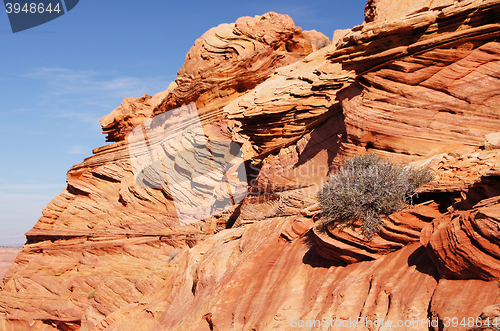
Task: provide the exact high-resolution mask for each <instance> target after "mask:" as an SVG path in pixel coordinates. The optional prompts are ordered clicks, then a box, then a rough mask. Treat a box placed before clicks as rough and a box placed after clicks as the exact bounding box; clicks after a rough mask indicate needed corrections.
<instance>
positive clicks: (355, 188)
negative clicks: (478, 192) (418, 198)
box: [318, 154, 434, 239]
mask: <svg viewBox="0 0 500 331" xmlns="http://www.w3.org/2000/svg"><path fill="white" fill-rule="evenodd" d="M433 177H434V176H433V175H432V173H431V172H430V171H429V168H422V169H414V168H412V167H409V166H399V165H396V164H394V163H392V162H391V161H390V160H389V161H384V160H382V159H381V158H379V157H377V156H376V155H374V154H365V155H357V156H354V157H352V158H350V159H346V160H345V162H344V166H343V167H342V168H340V169H339V171H338V172H336V173H335V174H333V175H331V176H330V178H329V179H328V181H327V182H326V183H325V185H323V187H322V188H321V190H320V192H319V194H318V200H319V203H320V205H321V209H322V213H323V218H324V219H325V225H326V224H330V223H332V222H334V224H336V225H339V226H342V227H343V226H347V225H352V224H353V223H354V222H356V221H358V220H361V221H362V222H361V223H362V225H361V231H362V233H363V235H364V236H365V238H367V239H372V238H373V235H374V234H376V233H378V232H379V231H380V227H381V226H382V225H383V221H382V220H381V218H380V216H381V215H388V214H391V213H394V212H396V211H399V210H401V209H403V208H404V207H405V206H406V205H407V204H409V203H410V204H411V202H412V198H413V197H414V196H415V195H416V192H415V190H416V189H417V188H418V187H419V186H420V185H423V184H425V183H429V182H430V181H432V179H433Z"/></svg>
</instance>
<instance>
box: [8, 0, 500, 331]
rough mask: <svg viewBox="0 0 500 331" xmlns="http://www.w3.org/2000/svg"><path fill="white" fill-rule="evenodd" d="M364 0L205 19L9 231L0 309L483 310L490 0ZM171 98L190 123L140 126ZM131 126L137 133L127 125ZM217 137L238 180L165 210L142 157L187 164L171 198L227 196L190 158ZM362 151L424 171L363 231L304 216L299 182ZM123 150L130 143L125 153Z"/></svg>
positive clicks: (30, 315)
mask: <svg viewBox="0 0 500 331" xmlns="http://www.w3.org/2000/svg"><path fill="white" fill-rule="evenodd" d="M376 3H377V2H376V1H371V2H370V4H369V6H368V8H370V7H372V8H374V10H375V14H373V15H372V17H370V15H371V14H367V19H366V23H364V24H363V25H361V26H357V27H354V28H353V29H351V30H350V31H347V32H345V31H344V32H343V33H341V34H337V38H338V41H337V42H336V43H335V44H329V45H326V44H327V39H325V37H324V36H323V35H320V34H318V33H315V32H303V31H301V30H300V29H299V28H297V27H295V26H294V25H293V22H292V21H291V19H289V17H287V16H282V15H278V14H275V13H268V14H265V15H263V16H257V17H255V18H242V19H239V20H238V21H237V22H236V23H234V24H226V25H221V26H219V27H217V28H214V29H212V30H210V31H208V32H207V33H206V34H205V35H203V36H202V38H200V39H199V40H197V41H196V42H195V46H194V47H193V48H192V49H191V51H190V52H189V53H188V56H187V59H186V63H185V65H184V67H183V68H182V69H181V71H180V72H179V75H178V78H177V80H176V83H175V84H173V85H171V86H170V87H169V89H168V90H167V91H166V92H165V93H161V94H157V95H155V96H154V97H149V96H144V97H142V98H138V99H125V100H124V103H123V104H122V105H121V106H120V107H118V108H117V109H116V110H115V111H113V112H112V113H111V114H110V115H109V116H107V117H105V118H103V120H102V122H101V123H102V124H103V131H104V132H105V133H106V134H107V135H108V139H109V140H111V141H115V142H114V143H112V144H110V145H108V146H105V147H101V148H98V149H95V150H94V155H93V156H91V157H89V158H87V159H85V160H84V161H83V162H82V163H81V164H78V165H75V166H74V167H73V168H72V169H71V170H70V171H69V172H68V178H67V182H68V186H67V188H66V189H65V190H64V191H63V192H62V193H61V194H60V195H59V196H58V197H56V198H55V199H54V200H53V201H52V202H51V203H49V205H48V206H47V207H46V208H45V209H44V211H43V217H42V218H41V219H40V220H39V221H38V223H37V224H36V225H35V227H34V228H33V229H32V230H30V231H29V232H28V233H27V238H28V243H27V244H26V245H25V246H24V247H23V251H22V252H21V253H20V254H19V256H18V257H17V259H16V261H15V263H14V265H13V266H12V267H11V269H10V270H9V271H8V273H7V274H6V276H5V278H4V280H3V282H2V285H1V291H0V328H2V330H9V331H10V330H27V329H29V330H43V331H46V330H50V331H52V330H86V331H87V330H93V331H98V330H99V331H104V330H106V331H110V330H120V331H126V330H134V331H135V330H158V329H168V330H252V329H254V330H271V329H285V330H286V329H290V328H292V327H293V326H291V323H294V321H296V322H298V321H306V320H310V321H315V320H317V319H318V320H322V319H323V318H325V317H326V318H328V319H329V321H330V323H334V327H335V322H336V321H337V323H340V325H343V324H342V323H344V321H349V319H355V320H356V321H357V319H358V318H363V320H365V321H366V320H371V321H375V320H376V319H377V318H384V319H385V320H386V321H387V320H391V321H393V322H394V323H396V321H398V320H403V321H406V320H408V321H421V322H420V323H421V324H420V326H418V328H420V329H422V330H428V329H431V330H456V329H459V330H472V329H473V328H469V327H468V326H467V325H466V326H457V327H454V326H453V325H448V326H447V325H445V324H444V323H443V322H444V321H445V319H446V318H447V317H448V318H452V317H456V318H457V319H460V320H461V319H463V318H466V319H468V318H469V317H472V318H477V317H479V316H480V315H483V316H494V315H495V314H496V313H495V312H496V310H495V309H496V308H495V307H497V306H496V305H498V304H499V303H500V302H499V298H498V295H497V291H498V286H497V284H496V282H494V281H492V279H494V278H496V277H498V276H499V272H498V267H497V266H498V265H499V263H498V262H499V260H498V258H499V256H498V246H499V243H498V238H499V236H498V233H499V230H498V220H499V219H500V218H499V217H500V216H499V214H498V213H499V211H498V208H497V205H498V196H499V195H500V192H498V185H497V184H498V172H499V170H500V169H499V166H498V164H500V162H499V161H498V157H499V156H498V150H497V149H491V150H489V151H485V150H483V148H484V145H485V144H486V141H491V139H490V140H488V139H489V138H488V139H487V138H486V136H488V135H490V134H493V133H496V132H500V115H499V112H498V111H497V109H496V103H497V101H498V96H499V95H500V93H499V91H500V89H499V85H498V83H499V76H498V63H499V60H498V59H499V54H498V50H499V49H500V48H499V42H500V40H499V34H500V25H499V22H498V13H499V11H500V1H498V0H490V1H462V2H457V3H455V2H453V3H451V2H450V3H448V2H446V1H441V2H436V3H434V2H429V3H428V2H426V1H422V2H421V3H425V4H424V5H422V4H421V8H417V10H413V7H412V6H413V4H409V3H407V4H406V5H407V8H409V9H408V10H405V11H403V12H400V13H397V12H392V13H391V12H390V11H391V9H390V8H393V6H392V5H394V6H396V7H398V6H403V5H404V2H400V3H398V4H395V3H394V4H392V3H391V6H388V7H387V8H389V9H388V12H387V13H385V14H382V13H381V11H380V8H382V7H383V6H379V5H377V4H376ZM380 3H382V2H380ZM419 3H420V2H419ZM422 6H423V7H422ZM339 36H340V37H339ZM325 45H326V46H325ZM323 46H325V47H323ZM311 52H312V53H311ZM285 65H287V66H285ZM189 104H192V105H193V107H196V110H197V112H198V118H199V122H200V123H201V127H202V131H203V133H201V132H193V131H191V135H186V137H187V138H188V139H187V140H186V141H184V142H182V143H181V142H180V140H179V141H175V140H174V139H168V137H165V136H164V135H162V134H155V133H154V132H155V131H154V129H155V128H156V127H158V128H162V129H164V128H165V127H162V126H161V125H163V124H165V123H167V122H163V121H161V123H163V124H161V123H160V125H159V126H155V125H152V124H153V123H155V122H154V121H155V119H156V118H160V117H161V116H162V114H167V116H168V114H174V115H175V114H176V111H178V110H180V109H183V108H182V107H181V108H178V107H179V106H181V105H189ZM157 116H160V117H157ZM174 118H175V116H174ZM178 119H179V121H178V122H179V123H181V124H180V125H181V127H182V126H183V125H184V126H186V124H187V123H184V124H182V123H183V121H182V114H181V113H180V114H179V116H178ZM137 127H138V128H139V129H137V130H138V131H141V132H142V133H143V135H142V137H143V138H144V139H143V141H141V140H140V139H139V140H137V141H133V139H130V140H129V138H128V137H130V133H131V132H133V130H135V129H136V128H137ZM169 127H170V126H169ZM160 131H162V130H160ZM139 136H140V135H139ZM488 137H490V136H488ZM200 141H202V142H203V143H201V144H200V143H199V142H200ZM142 142H144V143H142ZM212 142H213V144H212ZM224 142H227V143H228V145H227V146H229V145H230V143H231V142H237V143H238V144H241V145H242V147H241V151H242V155H241V156H242V159H243V160H245V162H244V163H242V164H243V165H244V168H245V170H246V171H247V175H248V178H247V180H248V187H247V189H248V194H247V195H246V196H245V198H244V199H243V200H242V201H241V202H236V200H237V199H236V200H235V199H234V198H233V201H232V202H234V204H231V207H230V208H228V209H226V210H224V211H221V210H215V213H213V214H212V213H210V216H209V217H203V218H202V219H196V221H193V222H191V221H190V222H187V223H184V224H182V222H181V221H180V217H179V214H178V209H177V208H176V201H175V197H176V195H175V194H173V192H172V190H171V189H170V186H169V185H170V184H174V183H172V181H169V180H168V179H167V180H165V177H162V176H164V175H165V174H166V172H165V170H164V169H166V168H163V166H164V165H163V164H162V163H161V161H162V160H163V161H166V160H167V159H170V160H173V164H174V167H173V168H172V169H174V171H173V173H174V174H176V175H179V177H178V178H180V179H179V181H180V182H181V181H182V182H184V181H185V182H188V183H194V185H193V186H194V187H195V188H196V190H195V191H193V192H196V193H192V194H190V195H186V197H187V199H186V201H189V202H191V203H193V205H197V204H198V203H199V202H201V201H202V200H204V199H206V198H207V197H208V196H209V197H211V198H215V200H214V201H226V202H227V201H228V199H229V201H230V200H231V198H230V195H228V194H226V193H227V192H229V191H230V190H229V189H228V190H227V191H224V190H223V188H222V186H217V185H215V184H214V181H205V179H204V177H203V176H201V177H199V176H198V174H196V169H199V166H200V165H205V166H207V169H208V166H210V167H209V168H210V169H211V170H214V169H219V168H221V166H219V163H217V162H215V161H214V157H215V156H220V157H221V159H223V160H224V162H226V161H228V160H226V159H225V158H224V157H222V156H223V155H224V153H223V152H221V151H222V150H223V149H224V146H226V145H224ZM185 144H187V145H185ZM457 144H459V146H457ZM195 146H202V147H201V149H202V150H203V151H202V152H199V153H196V152H195V153H192V154H190V155H191V156H190V157H184V156H183V155H182V152H183V151H185V150H192V149H196V148H194V147H195ZM227 146H226V147H227ZM488 146H489V147H488V149H489V148H494V146H495V144H494V143H490V142H488ZM160 147H161V148H160ZM212 147H213V148H212ZM366 152H374V153H376V154H378V155H380V156H382V157H385V158H391V157H392V158H393V160H394V161H396V162H398V163H409V162H415V163H414V165H416V166H417V165H418V166H423V165H426V164H427V165H429V166H430V167H431V169H433V171H434V172H435V173H436V179H435V181H434V182H432V183H430V184H429V185H426V186H424V187H423V188H422V189H421V191H420V198H419V199H421V200H420V201H418V202H416V204H417V205H416V206H415V207H414V208H410V209H407V210H404V211H401V212H399V213H395V214H392V215H388V216H387V219H386V222H385V226H384V228H383V230H382V232H381V233H380V236H379V237H377V238H376V239H375V240H374V241H373V242H366V241H364V240H363V239H362V238H361V237H360V236H359V233H358V232H356V230H355V229H354V230H349V229H345V231H343V232H340V231H338V229H334V228H329V229H326V230H327V231H326V232H320V231H318V229H317V224H318V219H319V218H320V216H319V215H320V213H319V210H318V208H317V206H315V202H316V200H315V194H316V192H317V190H318V189H319V188H320V187H321V185H322V183H323V182H324V181H325V180H326V179H327V177H328V175H329V174H330V173H332V172H334V171H335V170H336V166H338V165H339V164H341V163H342V159H343V158H344V157H347V156H349V155H352V154H355V153H366ZM150 153H151V154H150ZM155 153H157V154H155ZM152 154H155V155H156V159H154V160H153V158H151V157H152V156H151V155H152ZM236 154H237V153H236ZM131 155H139V156H148V157H150V159H149V160H147V162H146V163H144V164H143V163H140V165H141V167H139V168H137V167H135V166H134V164H133V162H131ZM193 155H194V156H193ZM231 155H233V154H231ZM153 156H154V155H153ZM233 156H234V155H233ZM200 160H201V162H199V161H200ZM156 161H160V162H156ZM160 164H161V167H160ZM220 164H222V161H221V163H220ZM136 165H137V164H136ZM143 165H145V167H142V166H143ZM136 170H139V171H136ZM209 172H210V171H209ZM235 173H237V172H234V173H232V174H235ZM169 175H170V173H169ZM226 178H227V181H226V183H231V181H230V179H234V183H239V184H242V183H243V182H244V180H243V179H242V178H239V177H238V176H231V175H228V176H227V177H226ZM181 179H182V180H181ZM212 179H213V178H212ZM174 182H175V180H174ZM219 183H220V182H219ZM243 186H244V185H243ZM227 187H231V185H229V186H227V185H226V188H227ZM235 187H236V186H235ZM197 199H198V200H197ZM199 205H202V204H199ZM214 205H217V203H214ZM451 297H453V298H454V299H453V300H450V298H451ZM470 298H475V299H476V300H471V299H470ZM428 318H431V319H436V318H437V319H438V324H437V326H435V325H428V324H427V322H428ZM304 323H305V322H304ZM417 323H418V322H417ZM422 323H424V324H422ZM439 323H440V324H439ZM349 325H350V324H349ZM412 325H414V324H412ZM309 329H313V326H311V327H309ZM352 329H371V327H370V326H367V325H364V324H363V325H359V326H358V325H357V326H356V327H353V328H352ZM406 329H412V328H411V327H406Z"/></svg>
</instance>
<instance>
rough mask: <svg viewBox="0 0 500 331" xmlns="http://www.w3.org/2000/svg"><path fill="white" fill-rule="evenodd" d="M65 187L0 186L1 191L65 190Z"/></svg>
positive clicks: (49, 185)
mask: <svg viewBox="0 0 500 331" xmlns="http://www.w3.org/2000/svg"><path fill="white" fill-rule="evenodd" d="M64 187H65V185H64V184H4V185H0V191H11V190H14V191H17V190H50V189H55V188H60V189H63V188H64ZM0 194H1V192H0Z"/></svg>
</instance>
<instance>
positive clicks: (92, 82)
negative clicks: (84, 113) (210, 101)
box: [26, 67, 173, 98]
mask: <svg viewBox="0 0 500 331" xmlns="http://www.w3.org/2000/svg"><path fill="white" fill-rule="evenodd" d="M26 76H27V77H29V78H33V79H40V80H43V81H45V82H46V84H47V86H48V87H49V93H50V94H52V95H59V96H61V95H68V94H74V95H87V93H89V92H94V93H93V95H94V96H98V97H101V96H102V94H107V95H109V93H111V94H113V95H119V96H121V97H123V96H134V97H136V98H137V97H141V96H142V95H144V93H148V94H154V93H157V92H160V91H163V90H166V89H167V87H168V84H170V81H171V79H173V77H167V76H159V77H148V78H139V77H130V76H121V77H113V75H111V74H106V73H99V72H97V71H93V70H73V69H68V68H58V67H52V68H37V69H34V70H32V71H31V72H30V73H29V74H27V75H26ZM95 93H97V94H95ZM131 94H132V95H131Z"/></svg>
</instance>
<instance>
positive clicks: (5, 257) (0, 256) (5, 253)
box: [0, 247, 22, 279]
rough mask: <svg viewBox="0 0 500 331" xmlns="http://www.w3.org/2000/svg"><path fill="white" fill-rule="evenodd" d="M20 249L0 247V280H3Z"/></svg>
mask: <svg viewBox="0 0 500 331" xmlns="http://www.w3.org/2000/svg"><path fill="white" fill-rule="evenodd" d="M21 249H22V247H0V279H3V276H5V273H6V272H7V270H9V268H10V266H11V265H12V262H14V260H15V258H16V256H17V254H19V252H20V251H21Z"/></svg>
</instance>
